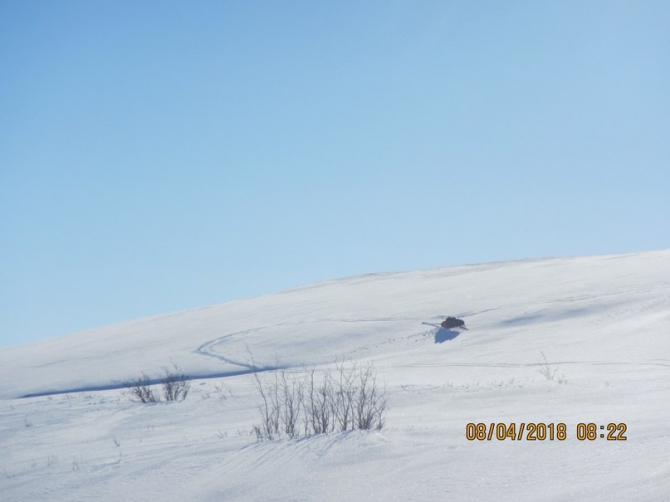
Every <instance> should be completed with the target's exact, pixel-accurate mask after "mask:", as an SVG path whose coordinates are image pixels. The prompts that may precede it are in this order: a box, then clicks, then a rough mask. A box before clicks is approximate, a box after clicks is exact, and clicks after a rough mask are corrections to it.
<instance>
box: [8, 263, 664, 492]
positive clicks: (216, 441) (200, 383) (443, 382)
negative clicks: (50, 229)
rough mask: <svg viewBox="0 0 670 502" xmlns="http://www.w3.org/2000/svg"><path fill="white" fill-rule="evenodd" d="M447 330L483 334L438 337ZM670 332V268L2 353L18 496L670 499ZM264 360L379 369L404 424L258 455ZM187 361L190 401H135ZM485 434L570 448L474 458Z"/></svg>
mask: <svg viewBox="0 0 670 502" xmlns="http://www.w3.org/2000/svg"><path fill="white" fill-rule="evenodd" d="M447 315H456V316H459V317H462V318H463V319H464V320H465V321H466V323H467V325H468V327H469V331H464V332H462V333H460V334H458V333H445V332H444V330H438V329H436V328H433V327H431V326H426V325H424V324H422V322H433V323H435V322H438V323H439V321H440V320H442V319H443V318H444V317H446V316H447ZM669 335H670V251H660V252H651V253H642V254H633V255H622V256H600V257H583V258H568V259H547V260H527V261H517V262H505V263H492V264H483V265H472V266H461V267H450V268H444V269H435V270H426V271H417V272H406V273H386V274H372V275H366V276H360V277H354V278H349V279H343V280H335V281H329V282H324V283H320V284H316V285H313V286H307V287H303V288H297V289H293V290H290V291H286V292H282V293H277V294H273V295H267V296H263V297H259V298H254V299H249V300H241V301H236V302H230V303H225V304H221V305H214V306H211V307H206V308H202V309H196V310H190V311H185V312H179V313H175V314H170V315H165V316H158V317H154V318H150V319H143V320H140V321H134V322H129V323H125V324H120V325H116V326H110V327H106V328H102V329H96V330H90V331H87V332H83V333H77V334H74V335H70V336H66V337H60V338H55V339H51V340H47V341H43V342H38V343H33V344H30V345H25V346H20V347H14V348H8V349H2V350H0V424H1V429H0V494H1V495H0V499H1V500H3V501H4V500H11V501H15V500H16V501H20V500H54V501H60V500H62V501H73V500H109V501H113V500H114V501H116V500H138V501H139V500H141V501H154V500H155V501H159V500H160V501H171V500H174V501H185V500H203V501H209V500H212V501H214V500H217V501H218V500H244V501H251V500H278V501H279V500H296V501H297V500H333V501H335V500H352V501H359V500H360V501H367V500H422V501H423V500H444V499H451V500H529V501H530V500H670V456H669V455H668V453H669V452H670V424H669V423H668V417H669V416H670V378H669V377H670V341H669V340H670V339H669ZM250 354H253V357H254V359H255V362H256V364H257V365H258V366H261V367H265V368H272V367H275V366H278V367H282V368H286V369H288V370H289V371H291V372H293V373H296V374H299V373H300V372H302V371H304V368H305V366H310V365H313V366H317V367H318V368H328V367H332V365H333V364H334V362H335V361H336V360H346V361H350V362H353V361H358V362H366V361H373V362H374V365H375V367H376V368H377V371H378V375H379V379H380V380H382V381H383V382H384V383H385V384H386V389H387V392H388V395H389V401H390V410H389V412H388V415H387V427H386V428H385V429H384V430H382V431H381V432H374V433H363V432H349V433H340V434H329V435H323V436H316V437H311V438H307V439H300V440H280V441H274V442H263V443H258V442H256V439H255V437H254V436H253V435H252V434H251V433H250V430H251V427H252V425H253V424H255V423H257V422H258V416H257V412H256V410H255V407H256V405H257V404H258V396H257V395H256V393H255V391H254V388H253V385H252V380H251V377H250V375H249V371H250V368H251V363H252V361H251V356H250ZM543 355H544V356H543ZM545 356H546V359H547V361H548V363H549V365H548V367H549V369H550V370H551V371H552V372H555V374H554V378H553V379H551V380H550V379H548V378H546V377H545V376H543V374H542V371H541V370H542V369H546V368H547V365H545V364H544V359H543V357H545ZM171 361H174V362H175V363H177V364H178V365H179V366H180V367H181V368H182V369H183V370H185V372H187V373H188V374H189V375H191V376H193V377H194V378H195V380H194V381H193V387H192V391H191V394H190V395H189V397H188V399H187V400H186V401H184V402H180V403H173V404H166V403H160V404H152V405H142V404H139V403H133V402H130V401H129V399H128V397H127V396H125V395H123V394H122V391H121V389H120V388H119V382H121V381H123V380H125V379H128V378H129V377H133V376H136V375H138V374H139V373H140V372H142V371H144V372H146V373H149V374H153V373H156V372H157V371H159V370H160V369H161V368H162V367H164V366H166V365H169V364H170V363H171ZM267 374H270V373H267ZM24 396H32V397H24ZM470 422H475V423H477V422H482V423H487V424H488V423H505V424H511V423H516V424H520V423H522V422H523V423H529V422H542V423H547V424H549V423H559V422H561V423H565V424H566V427H567V431H568V433H567V436H568V437H567V439H566V440H565V441H557V440H554V441H549V440H545V441H527V440H521V441H512V440H505V441H498V440H492V441H468V440H467V439H466V437H465V431H466V424H468V423H470ZM580 422H583V423H596V424H598V425H601V424H602V425H605V426H606V425H607V424H609V423H617V424H618V423H625V424H626V425H627V431H626V436H627V438H628V439H627V441H606V440H601V439H596V440H595V441H579V440H578V439H577V438H576V427H577V424H578V423H580Z"/></svg>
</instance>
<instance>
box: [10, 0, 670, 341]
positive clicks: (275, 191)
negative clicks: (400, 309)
mask: <svg viewBox="0 0 670 502" xmlns="http://www.w3.org/2000/svg"><path fill="white" fill-rule="evenodd" d="M669 26H670V2H666V1H658V2H644V1H642V2H640V1H632V0H631V1H621V0H618V1H617V0H611V1H603V2H598V1H589V2H583V1H565V0H561V1H554V2H535V1H530V0H529V1H507V2H500V1H489V2H487V1H478V2H469V1H402V2H398V1H392V0H383V1H369V2H358V1H337V2H335V1H333V2H310V1H301V2H294V1H282V2H274V1H263V2H254V1H246V0H245V1H223V0H220V1H212V2H208V1H197V2H182V1H180V2H176V1H142V2H136V1H114V2H91V1H88V0H82V1H58V2H52V1H37V0H35V1H30V2H23V1H19V0H15V1H7V0H0V346H8V345H16V344H20V343H25V342H28V341H32V340H37V339H40V338H47V337H52V336H57V335H62V334H67V333H70V332H74V331H79V330H83V329H87V328H92V327H97V326H101V325H106V324H110V323H114V322H119V321H124V320H131V319H136V318H140V317H145V316H150V315H156V314H161V313H166V312H171V311H175V310H183V309H187V308H192V307H199V306H205V305H210V304H213V303H218V302H222V301H228V300H232V299H237V298H244V297H249V296H255V295H259V294H264V293H270V292H275V291H278V290H282V289H286V288H290V287H293V286H298V285H304V284H309V283H312V282H316V281H320V280H325V279H332V278H339V277H344V276H350V275H355V274H361V273H370V272H381V271H393V270H410V269H420V268H429V267H440V266H448V265H455V264H462V263H476V262H485V261H498V260H508V259H521V258H535V257H547V256H565V255H583V254H608V253H625V252H637V251H646V250H654V249H663V248H668V247H670V29H669V28H668V27H669ZM407 301H410V302H411V301H412V299H411V298H408V299H407Z"/></svg>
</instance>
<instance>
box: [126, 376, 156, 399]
mask: <svg viewBox="0 0 670 502" xmlns="http://www.w3.org/2000/svg"><path fill="white" fill-rule="evenodd" d="M123 386H124V387H125V388H126V389H128V394H130V396H131V397H132V398H135V399H137V400H138V401H140V402H142V403H155V402H157V401H158V396H157V395H156V393H155V392H154V391H153V389H152V388H151V378H149V376H148V375H147V374H146V373H142V376H140V377H138V378H135V379H133V380H128V381H126V382H123Z"/></svg>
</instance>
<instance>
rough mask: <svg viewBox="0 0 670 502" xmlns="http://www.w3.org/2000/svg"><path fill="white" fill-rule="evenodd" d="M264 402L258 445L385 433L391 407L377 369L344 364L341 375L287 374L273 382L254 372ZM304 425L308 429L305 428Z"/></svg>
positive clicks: (340, 365)
mask: <svg viewBox="0 0 670 502" xmlns="http://www.w3.org/2000/svg"><path fill="white" fill-rule="evenodd" d="M253 378H254V385H255V387H256V390H257V391H258V393H259V395H260V397H261V403H260V404H259V406H258V411H259V415H260V417H261V423H260V424H257V425H255V426H254V427H253V433H255V435H256V437H257V439H258V440H272V439H277V438H282V437H288V438H291V439H293V438H296V437H299V435H300V430H302V434H303V435H304V436H311V435H314V434H327V433H330V432H343V431H350V430H370V429H375V430H381V429H382V428H383V427H384V424H385V420H384V415H385V412H386V410H387V408H388V400H387V395H386V391H385V390H383V389H381V388H380V387H379V386H378V384H377V377H376V372H375V370H374V367H373V366H372V365H371V364H370V365H367V366H365V367H364V368H358V367H357V366H356V365H355V364H354V365H352V366H351V367H349V368H347V367H345V365H344V363H338V364H337V365H336V368H335V371H334V372H333V371H331V370H326V371H324V372H317V371H316V370H315V369H310V370H309V371H308V372H307V374H306V375H303V376H292V375H291V374H290V373H288V372H287V371H286V370H282V371H279V372H275V373H274V375H273V378H271V379H261V377H260V376H259V374H258V372H254V374H253ZM301 425H302V427H301Z"/></svg>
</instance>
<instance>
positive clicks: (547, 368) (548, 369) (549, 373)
mask: <svg viewBox="0 0 670 502" xmlns="http://www.w3.org/2000/svg"><path fill="white" fill-rule="evenodd" d="M540 354H541V355H542V359H544V361H540V362H539V363H538V364H539V371H540V374H541V375H542V376H543V377H544V378H546V379H547V380H553V379H554V377H555V376H556V372H557V371H558V366H554V367H552V366H551V365H550V364H549V362H547V356H545V355H544V352H541V351H540Z"/></svg>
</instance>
